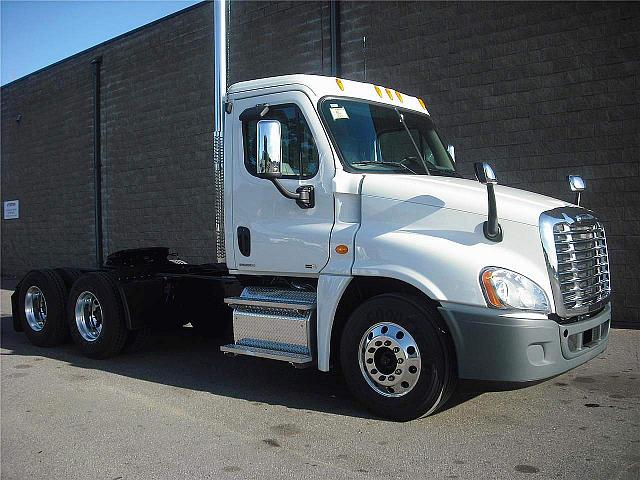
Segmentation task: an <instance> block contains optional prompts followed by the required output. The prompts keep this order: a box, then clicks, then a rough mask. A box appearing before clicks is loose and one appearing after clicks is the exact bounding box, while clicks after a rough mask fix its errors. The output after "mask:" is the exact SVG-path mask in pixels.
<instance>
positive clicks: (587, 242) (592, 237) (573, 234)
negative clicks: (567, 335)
mask: <svg viewBox="0 0 640 480" xmlns="http://www.w3.org/2000/svg"><path fill="white" fill-rule="evenodd" d="M540 236H541V239H542V246H543V249H544V253H545V257H546V260H547V267H548V270H549V276H550V280H551V287H552V291H553V297H554V300H555V306H556V313H557V314H558V315H559V316H560V317H563V318H569V317H575V316H577V315H585V314H590V313H592V312H595V311H596V310H599V309H600V308H601V307H602V306H603V305H604V304H605V303H606V302H607V301H608V299H609V297H610V295H611V280H610V278H611V277H610V273H609V258H608V255H607V240H606V237H605V232H604V227H603V226H602V224H601V223H600V222H599V221H598V220H597V219H596V217H595V216H594V215H593V214H591V213H590V212H589V211H588V210H585V209H582V208H576V207H565V208H556V209H554V210H549V211H547V212H544V213H543V214H542V215H541V216H540Z"/></svg>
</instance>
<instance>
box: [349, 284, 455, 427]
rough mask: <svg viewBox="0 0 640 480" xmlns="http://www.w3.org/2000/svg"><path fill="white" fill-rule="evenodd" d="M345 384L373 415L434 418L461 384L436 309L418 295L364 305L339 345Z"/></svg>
mask: <svg viewBox="0 0 640 480" xmlns="http://www.w3.org/2000/svg"><path fill="white" fill-rule="evenodd" d="M340 362H341V364H342V370H343V374H344V377H345V381H346V383H347V385H348V387H349V389H350V390H351V392H352V393H353V395H354V396H355V397H356V398H357V399H358V400H360V401H361V402H362V403H363V404H364V405H365V406H366V407H367V408H369V410H371V411H372V412H374V413H376V414H378V415H380V416H382V417H387V418H391V419H394V420H399V421H407V420H412V419H415V418H419V417H423V416H426V415H430V414H431V413H433V412H435V411H436V410H438V408H440V407H441V406H442V405H444V403H445V402H446V401H447V400H448V399H449V397H450V395H451V393H453V389H454V387H455V383H456V363H455V352H454V349H453V345H452V342H451V339H450V337H449V334H448V333H447V331H446V329H445V328H444V325H443V323H442V320H441V318H440V316H439V314H438V312H437V310H436V309H435V308H434V307H432V306H431V305H429V304H428V303H426V302H425V301H424V300H423V299H421V298H420V297H417V296H415V295H408V294H401V293H392V294H383V295H378V296H376V297H373V298H371V299H369V300H367V301H365V302H364V303H363V304H362V305H360V307H358V308H357V309H356V310H355V311H354V312H353V314H352V315H351V317H350V318H349V320H348V322H347V325H346V326H345V329H344V332H343V334H342V339H341V344H340Z"/></svg>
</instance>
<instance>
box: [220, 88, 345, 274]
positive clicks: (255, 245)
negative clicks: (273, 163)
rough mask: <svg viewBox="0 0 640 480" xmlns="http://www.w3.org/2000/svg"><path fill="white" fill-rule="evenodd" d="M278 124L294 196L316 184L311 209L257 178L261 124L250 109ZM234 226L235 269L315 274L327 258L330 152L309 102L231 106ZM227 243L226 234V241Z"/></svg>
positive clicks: (263, 100)
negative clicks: (247, 114) (248, 114)
mask: <svg viewBox="0 0 640 480" xmlns="http://www.w3.org/2000/svg"><path fill="white" fill-rule="evenodd" d="M257 105H260V106H261V107H260V110H261V111H262V110H264V108H265V107H263V105H264V106H266V107H267V108H268V110H267V111H266V113H264V114H263V115H262V116H261V117H260V119H264V120H278V121H279V122H280V125H281V142H282V177H281V178H280V179H278V181H279V182H280V184H281V185H282V186H283V187H284V188H286V189H287V190H289V191H291V192H295V191H296V190H297V189H298V188H299V187H301V186H305V185H306V186H313V191H314V193H313V194H314V197H315V198H314V206H313V207H312V208H302V207H301V206H300V205H299V204H298V202H296V201H295V200H292V199H289V198H285V197H284V196H283V194H282V193H280V192H279V191H278V189H277V188H276V186H275V185H274V183H272V182H271V181H270V180H268V179H265V178H259V177H258V175H257V165H256V164H257V148H258V147H257V121H258V119H256V118H251V119H249V120H247V119H245V120H244V121H243V120H241V118H242V117H243V115H242V114H243V112H247V111H249V110H250V109H253V110H256V106H257ZM232 115H233V123H232V124H233V129H234V131H233V142H234V143H233V168H232V172H233V173H232V175H233V182H232V184H233V195H232V202H233V206H232V228H233V237H234V263H235V269H236V270H238V271H240V272H244V273H247V274H250V273H255V274H258V273H262V274H278V275H282V274H284V275H286V274H290V275H303V276H315V275H317V274H318V272H319V271H320V270H321V269H322V267H324V265H325V264H326V263H327V262H328V260H329V240H330V238H329V237H330V234H331V229H332V227H333V221H334V202H333V193H332V179H333V177H334V175H335V165H334V161H333V155H332V153H331V148H330V145H329V142H328V139H327V137H326V134H325V133H324V130H323V128H322V125H321V123H320V120H319V118H318V116H317V114H316V112H315V109H314V108H313V105H312V104H311V101H310V100H309V98H308V97H307V96H306V95H305V94H304V93H302V92H298V91H293V92H287V93H278V94H272V95H262V96H259V97H251V98H245V99H238V100H236V101H234V104H233V114H232ZM227 238H229V237H227Z"/></svg>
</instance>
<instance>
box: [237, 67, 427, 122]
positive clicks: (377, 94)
mask: <svg viewBox="0 0 640 480" xmlns="http://www.w3.org/2000/svg"><path fill="white" fill-rule="evenodd" d="M294 85H299V86H300V85H301V86H305V87H307V88H309V89H310V90H311V91H312V92H313V94H314V95H315V96H316V97H317V98H318V99H319V98H322V97H326V96H330V97H345V98H358V99H362V100H369V101H372V102H378V103H385V104H388V105H393V106H396V107H404V108H408V109H411V110H417V111H420V112H422V113H426V114H428V113H429V112H428V111H427V107H426V105H425V104H424V102H423V101H422V99H419V98H417V97H412V96H411V95H406V94H404V93H402V92H398V91H396V90H393V89H391V88H388V87H383V86H380V85H374V84H372V83H364V82H356V81H353V80H344V79H341V78H336V77H325V76H322V75H302V74H297V75H281V76H278V77H267V78H258V79H256V80H248V81H245V82H238V83H234V84H233V85H231V86H230V87H229V89H228V92H227V93H229V94H236V93H244V92H249V91H254V90H261V89H267V88H277V87H285V86H294Z"/></svg>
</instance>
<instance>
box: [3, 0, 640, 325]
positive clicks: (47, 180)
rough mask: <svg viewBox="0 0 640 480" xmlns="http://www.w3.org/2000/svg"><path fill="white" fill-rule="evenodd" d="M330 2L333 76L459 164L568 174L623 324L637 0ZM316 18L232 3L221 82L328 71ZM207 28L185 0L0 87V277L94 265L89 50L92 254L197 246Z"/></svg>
mask: <svg viewBox="0 0 640 480" xmlns="http://www.w3.org/2000/svg"><path fill="white" fill-rule="evenodd" d="M339 10H340V37H341V38H340V40H341V42H340V45H341V53H340V58H339V60H340V66H341V76H342V77H344V78H351V79H355V80H363V79H365V80H366V81H369V82H372V83H376V84H379V85H383V86H389V87H393V88H396V89H398V90H400V91H404V92H406V93H410V94H415V95H419V96H422V98H424V99H425V101H426V102H427V104H428V107H429V110H430V111H431V113H432V114H433V115H434V117H435V119H436V121H437V123H438V124H439V125H440V129H441V132H442V133H443V134H444V136H445V137H446V138H447V139H449V140H450V141H451V143H453V144H455V146H456V155H457V157H458V162H459V165H460V168H461V171H462V172H463V174H464V175H466V176H469V177H470V176H471V175H472V174H471V165H472V164H473V162H475V161H488V162H490V163H492V164H493V165H494V167H495V168H496V170H497V172H498V176H499V179H500V181H501V183H503V184H507V185H511V186H516V187H519V188H524V189H527V190H532V191H536V192H540V193H543V194H547V195H551V196H554V197H558V198H563V199H567V200H569V199H571V198H572V196H571V194H570V193H569V191H568V187H567V186H566V182H565V180H564V178H565V176H566V175H567V174H569V173H576V174H581V175H583V176H584V177H585V179H586V180H587V186H588V190H587V192H586V194H585V195H584V197H583V199H584V205H586V206H587V207H592V208H594V209H595V210H596V211H597V212H598V213H599V214H600V215H601V217H602V218H603V219H604V220H605V223H606V227H607V231H608V236H609V247H610V255H611V262H612V269H613V285H614V289H615V292H616V293H615V295H614V307H615V318H614V320H615V322H616V323H617V324H618V325H636V326H638V325H640V294H638V292H640V267H639V266H638V265H639V264H640V247H639V245H640V220H639V214H640V189H639V187H638V185H639V184H640V178H639V176H640V171H639V169H640V160H639V159H640V93H639V92H640V4H639V3H612V2H609V3H584V2H583V3H533V2H529V3H523V2H517V3H426V2H353V3H352V2H342V3H341V4H340V6H339ZM329 28H330V17H329V4H328V2H237V3H236V2H234V3H233V4H232V10H231V21H230V26H229V33H230V38H229V42H230V61H229V76H230V81H231V82H235V81H240V80H246V79H251V78H259V77H265V76H271V75H281V74H288V73H315V74H326V75H328V74H329V72H330V58H331V57H330V53H331V52H330V30H329ZM363 36H366V39H367V42H366V48H364V45H363ZM211 42H212V26H211V6H210V5H200V6H197V7H196V8H192V9H189V10H188V11H185V12H184V13H182V14H180V15H178V16H174V17H172V18H169V19H167V20H164V21H162V22H159V23H156V24H154V25H152V26H150V27H147V28H145V29H142V30H140V31H137V32H135V33H133V34H131V35H128V36H126V37H124V38H121V39H117V40H115V41H114V42H111V43H109V44H107V45H103V46H100V47H98V48H96V49H94V50H93V51H91V52H87V53H86V54H83V55H80V56H77V57H74V58H72V59H70V60H68V61H66V62H63V63H61V64H59V65H56V66H54V67H52V68H51V69H48V70H45V71H43V72H40V73H37V74H35V75H32V76H29V77H27V78H25V79H22V80H20V81H18V82H15V83H13V84H11V85H9V86H7V87H3V89H2V199H3V200H11V199H13V198H19V199H20V201H21V205H20V206H21V219H20V220H19V221H15V220H6V221H4V220H3V221H2V235H3V241H2V260H3V264H2V271H3V274H20V273H22V272H23V271H24V270H25V269H27V268H31V267H35V266H38V267H39V266H42V265H57V264H59V263H65V264H75V265H91V264H92V262H93V257H94V251H93V210H92V202H93V194H92V191H93V190H92V157H91V148H92V143H91V142H92V137H91V125H92V123H91V111H92V110H91V92H92V90H91V69H90V65H89V62H90V60H91V58H93V57H94V56H95V55H98V54H102V55H103V82H102V85H103V96H102V105H103V111H102V129H103V130H102V133H103V152H102V153H103V158H104V171H103V181H104V185H103V189H104V191H103V194H104V214H105V251H107V252H108V251H114V250H117V249H121V248H131V247H136V246H147V245H153V244H158V245H170V246H171V247H173V248H175V249H176V250H178V251H179V252H180V253H181V255H182V256H184V258H186V259H187V260H188V261H191V262H210V261H213V260H214V244H213V218H212V212H213V209H212V203H213V185H212V177H211V169H210V159H211V140H210V139H211V132H212V130H213V124H212V107H211V101H212V97H211V92H212V77H211V74H212V68H213V67H212V54H211ZM365 65H366V66H365ZM365 71H366V74H365ZM18 113H22V115H23V119H22V120H21V122H20V123H19V124H18V123H17V122H15V117H16V115H17V114H18ZM29 174H31V175H29ZM70 179H71V180H70ZM51 238H55V239H56V241H55V242H51Z"/></svg>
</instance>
